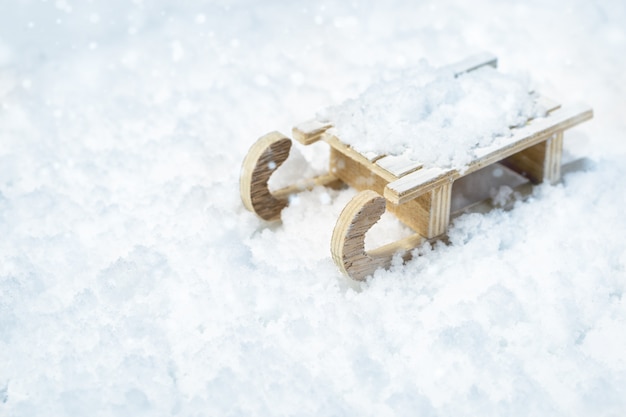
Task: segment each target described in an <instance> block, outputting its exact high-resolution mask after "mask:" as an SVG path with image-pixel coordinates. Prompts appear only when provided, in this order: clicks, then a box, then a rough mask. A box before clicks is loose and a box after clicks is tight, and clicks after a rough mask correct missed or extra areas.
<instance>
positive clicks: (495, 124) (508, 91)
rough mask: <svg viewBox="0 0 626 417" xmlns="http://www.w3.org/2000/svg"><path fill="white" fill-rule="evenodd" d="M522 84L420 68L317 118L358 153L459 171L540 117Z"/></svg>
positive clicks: (517, 79) (491, 75)
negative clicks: (512, 129) (474, 153)
mask: <svg viewBox="0 0 626 417" xmlns="http://www.w3.org/2000/svg"><path fill="white" fill-rule="evenodd" d="M530 89H531V86H530V81H529V79H528V78H527V77H524V76H519V75H508V74H503V73H501V72H499V71H497V70H495V69H494V68H492V67H490V66H488V67H482V68H480V69H478V70H474V71H471V72H469V73H464V74H460V75H459V76H455V74H454V72H453V71H452V70H451V69H449V68H442V69H435V68H433V67H431V66H429V65H428V64H427V63H426V62H425V61H422V62H420V64H419V65H417V66H416V68H413V69H404V70H399V71H395V72H394V73H392V74H388V75H387V77H385V79H384V80H382V81H380V82H378V83H376V84H374V85H372V86H371V87H369V88H368V89H367V90H366V91H365V92H363V93H362V94H361V95H360V96H359V97H357V98H356V99H350V100H347V101H345V102H344V103H342V104H340V105H338V106H334V107H329V108H326V109H324V110H322V111H321V112H319V113H318V119H320V120H322V121H329V122H331V123H332V124H333V125H334V127H335V129H336V133H337V136H338V137H339V138H340V139H341V140H342V141H344V142H345V143H347V144H349V145H351V146H352V147H353V148H355V149H356V150H358V151H359V152H361V153H363V154H367V153H370V152H371V153H374V154H376V155H385V154H388V155H405V156H407V157H408V158H410V159H412V160H415V161H419V162H422V163H423V164H424V165H426V166H432V165H437V166H441V167H456V168H460V167H463V166H464V165H465V164H467V163H468V162H470V161H471V160H472V152H471V151H472V150H474V149H476V148H479V147H484V146H488V145H491V144H492V143H494V141H496V140H497V138H498V137H502V136H508V135H510V129H509V128H510V127H515V126H519V125H521V124H524V123H525V122H526V121H527V120H528V119H530V118H534V117H537V116H539V115H541V114H542V109H540V108H539V106H538V105H537V104H536V102H535V97H534V95H533V94H529V91H530Z"/></svg>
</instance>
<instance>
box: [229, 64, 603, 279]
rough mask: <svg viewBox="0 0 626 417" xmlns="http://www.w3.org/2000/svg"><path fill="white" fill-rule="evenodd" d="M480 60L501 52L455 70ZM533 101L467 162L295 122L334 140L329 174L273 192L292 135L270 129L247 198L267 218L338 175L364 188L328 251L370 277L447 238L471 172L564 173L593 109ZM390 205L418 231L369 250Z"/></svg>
mask: <svg viewBox="0 0 626 417" xmlns="http://www.w3.org/2000/svg"><path fill="white" fill-rule="evenodd" d="M483 66H492V67H494V68H495V67H496V66H497V59H496V58H495V57H494V56H493V55H490V54H483V55H480V56H476V57H472V58H468V59H466V60H464V61H462V62H460V63H458V64H455V65H454V66H453V69H454V72H455V74H457V75H460V74H463V73H467V72H469V71H473V70H476V69H478V68H480V67H483ZM536 100H540V101H541V104H542V106H543V107H544V108H545V109H546V111H547V113H546V116H545V117H539V118H535V119H531V120H528V121H527V123H526V124H525V125H523V126H521V127H516V128H511V129H510V136H506V137H502V138H501V140H498V141H497V142H496V143H495V144H494V145H490V146H485V147H479V148H476V149H475V150H473V151H472V160H471V162H470V163H469V164H467V165H465V166H464V167H463V169H458V168H444V167H438V166H428V167H425V166H424V164H423V163H421V162H420V161H416V160H411V159H408V158H407V157H403V156H394V155H386V154H374V153H371V152H368V153H361V152H358V151H357V150H356V149H354V148H353V147H351V146H350V145H348V144H346V143H344V142H342V140H341V138H340V137H337V134H336V132H335V129H333V126H332V125H331V124H329V123H322V122H319V121H317V120H312V121H308V122H305V123H302V124H299V125H297V126H295V127H294V128H293V132H292V133H293V137H294V139H296V140H297V141H298V142H300V143H301V144H303V145H309V144H312V143H314V142H317V141H319V140H321V141H324V142H326V143H327V144H328V145H329V146H330V169H329V172H328V174H326V175H322V176H319V177H316V178H311V179H310V180H308V181H307V182H306V183H305V184H304V185H299V186H291V187H287V188H283V189H281V190H278V191H274V192H271V191H270V190H269V189H268V180H269V178H270V176H271V175H272V174H273V173H274V172H275V171H276V169H278V168H279V167H280V165H281V164H282V163H283V162H285V160H286V159H287V157H288V156H289V151H290V149H291V146H292V141H291V139H289V138H288V137H287V136H285V135H283V134H282V133H279V132H272V133H269V134H267V135H265V136H263V137H261V138H260V139H259V140H258V141H257V142H256V143H255V144H254V145H253V146H252V148H251V149H250V151H249V153H248V155H247V156H246V158H245V160H244V162H243V167H242V173H241V181H240V191H241V198H242V201H243V203H244V205H245V207H246V208H247V209H249V210H250V211H253V212H254V213H256V214H257V215H258V216H259V217H261V218H262V219H265V220H277V219H279V218H280V213H281V210H282V209H283V208H284V207H286V206H287V204H288V201H289V200H288V197H289V196H290V195H292V194H294V193H297V192H300V191H303V190H305V189H311V188H313V187H314V186H317V185H331V184H335V183H337V182H342V183H345V184H347V185H349V186H351V187H354V188H355V189H357V190H358V191H359V193H358V194H357V195H356V196H355V197H354V198H353V199H352V200H351V201H350V202H349V203H348V205H347V206H346V207H345V208H344V210H343V212H342V213H341V215H340V216H339V219H338V220H337V224H336V226H335V229H334V231H333V236H332V241H331V252H332V257H333V259H334V261H335V263H336V264H337V265H338V267H339V269H340V270H341V271H342V272H344V273H345V274H347V275H348V276H350V277H351V278H353V279H356V280H362V279H365V278H366V277H367V276H369V275H371V274H372V273H373V272H374V271H375V270H376V269H378V268H381V267H388V266H389V265H390V262H391V260H392V258H393V256H394V255H395V254H396V253H399V252H400V253H403V254H404V255H405V257H407V258H408V257H410V251H411V250H412V249H414V248H416V247H417V246H419V245H421V244H422V243H423V242H425V241H428V240H436V239H438V238H441V237H443V236H444V235H445V233H446V231H447V229H448V226H449V224H450V219H451V217H452V216H454V215H456V214H458V213H462V212H463V207H455V205H454V204H453V203H452V190H453V186H454V185H455V184H457V183H463V181H465V182H467V178H468V176H469V175H471V174H473V173H476V172H478V171H481V170H482V171H484V170H485V169H488V168H490V167H491V168H493V167H494V166H498V167H499V168H498V169H501V170H505V171H506V172H511V173H515V174H516V175H521V176H523V177H524V178H526V179H527V180H528V181H529V183H530V184H538V183H542V182H548V183H551V184H554V183H556V182H558V181H559V180H560V178H561V168H562V164H561V159H562V156H561V155H562V146H563V132H564V131H565V130H567V129H569V128H572V127H574V126H576V125H578V124H580V123H582V122H584V121H586V120H589V119H591V118H592V117H593V111H592V109H591V108H589V107H587V106H584V105H571V106H561V105H560V104H558V103H557V102H554V101H552V100H550V99H547V98H545V97H542V96H537V98H536ZM522 187H526V188H528V186H527V185H522ZM385 210H387V211H390V212H391V213H393V214H394V215H395V216H396V217H397V218H398V219H399V220H400V221H402V222H403V223H404V224H405V225H407V226H408V227H410V228H411V229H412V230H413V231H414V232H415V234H414V235H412V236H410V237H408V238H405V239H402V240H400V241H397V242H394V243H391V244H389V245H385V246H383V247H380V248H377V249H375V250H369V251H366V250H365V243H364V239H365V234H366V233H367V232H368V230H370V228H371V227H372V226H373V225H374V224H375V223H376V222H377V221H378V220H379V219H380V217H381V216H382V214H383V213H384V212H385Z"/></svg>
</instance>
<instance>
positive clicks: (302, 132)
mask: <svg viewBox="0 0 626 417" xmlns="http://www.w3.org/2000/svg"><path fill="white" fill-rule="evenodd" d="M331 127H332V124H330V123H328V122H320V121H318V120H317V119H311V120H307V121H306V122H302V123H300V124H298V125H296V126H294V127H293V129H292V134H293V138H294V139H295V140H297V141H298V142H300V143H301V144H303V145H310V144H311V143H314V142H317V141H318V140H319V139H320V137H321V136H322V134H323V133H324V132H326V131H327V130H328V129H330V128H331Z"/></svg>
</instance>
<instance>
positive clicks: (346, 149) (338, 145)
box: [322, 133, 396, 182]
mask: <svg viewBox="0 0 626 417" xmlns="http://www.w3.org/2000/svg"><path fill="white" fill-rule="evenodd" d="M322 140H323V141H324V142H326V143H328V144H329V145H330V146H331V147H332V148H333V149H336V150H337V151H339V152H340V153H341V154H343V155H345V156H346V157H348V158H350V159H351V160H354V161H355V162H357V163H359V164H361V165H363V166H364V167H366V168H367V169H368V170H370V171H372V172H373V173H374V174H375V175H378V176H379V177H381V178H383V179H384V180H385V181H386V182H391V181H395V180H396V177H395V176H394V175H393V174H391V173H390V172H388V171H386V170H384V169H382V168H381V167H379V166H378V165H376V164H375V163H373V162H372V161H375V160H376V158H377V157H376V156H374V155H368V156H365V155H363V154H361V153H359V152H357V151H356V150H355V149H354V148H352V147H351V146H349V145H346V144H345V143H343V142H342V141H341V140H340V139H339V138H337V137H336V136H335V135H333V134H330V133H326V134H324V135H322ZM342 180H343V178H342Z"/></svg>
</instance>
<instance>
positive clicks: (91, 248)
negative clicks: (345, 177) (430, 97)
mask: <svg viewBox="0 0 626 417" xmlns="http://www.w3.org/2000/svg"><path fill="white" fill-rule="evenodd" d="M1 1H2V2H3V3H2V6H1V7H0V10H2V12H1V13H0V236H1V237H2V238H1V239H0V416H2V417H4V416H7V417H9V416H10V417H19V416H29V417H31V416H78V415H90V416H163V415H176V416H273V415H281V416H282V415H289V416H292V415H293V416H296V415H298V416H322V415H332V416H355V415H362V416H396V415H400V416H404V415H416V416H477V415H480V416H528V415H533V416H568V417H569V416H622V415H624V414H626V353H625V352H626V297H625V296H624V290H625V286H626V239H625V237H624V236H625V232H626V217H625V216H624V209H623V208H624V206H626V187H624V181H623V179H624V177H626V165H625V164H624V161H625V160H626V140H625V135H626V133H625V132H626V118H624V114H625V111H626V78H625V77H626V53H625V52H626V26H624V22H626V3H625V2H623V1H621V0H599V1H594V2H590V1H584V0H572V1H567V2H565V1H558V0H529V1H525V2H512V1H506V2H500V1H495V0H475V1H472V2H466V1H460V0H442V1H437V2H413V1H400V0H390V1H386V2H380V1H355V2H344V1H339V0H329V1H324V2H317V1H313V2H308V3H306V4H305V3H301V2H284V1H275V0H268V1H265V2H253V1H251V0H234V1H219V0H215V1H211V2H166V1H165V0H155V1H150V2H148V1H139V0H137V1H122V0H111V1H104V0H94V1H90V2H79V1H74V0H64V1H9V0H1ZM483 50H488V51H492V52H493V53H495V54H496V55H497V56H498V57H499V64H500V65H499V66H500V68H501V70H502V71H503V72H505V73H513V72H516V71H522V72H526V73H528V74H530V76H531V77H532V79H533V80H534V82H535V83H536V88H537V91H541V92H542V93H544V94H546V95H548V96H551V97H554V98H556V99H558V100H560V101H561V102H563V103H570V102H579V101H582V102H586V103H588V104H590V105H591V106H593V108H594V111H595V118H594V119H593V120H592V121H591V122H588V123H585V124H583V125H581V126H579V127H577V128H575V129H573V130H571V131H568V132H567V133H566V136H565V146H566V158H568V159H572V158H575V157H580V156H587V157H588V158H590V160H591V161H592V164H590V168H589V169H587V170H586V171H584V172H578V173H574V174H569V175H567V176H565V178H564V181H563V183H562V184H559V185H556V186H540V187H538V188H537V189H536V191H535V192H534V194H533V196H532V198H530V199H529V200H528V201H526V202H519V203H517V204H516V207H515V208H514V210H512V211H507V212H504V211H500V210H496V211H493V212H491V213H489V214H486V215H478V214H472V215H466V216H463V217H460V218H458V219H457V220H456V221H455V222H454V224H453V226H452V229H451V231H450V240H451V242H450V244H449V245H448V246H445V245H435V247H434V248H430V247H425V248H422V249H420V253H421V256H419V257H417V258H415V259H414V260H413V261H411V262H408V263H407V264H405V265H400V264H399V263H397V264H395V265H394V266H393V267H392V268H391V269H390V270H380V271H378V272H376V273H375V274H374V276H373V277H372V278H371V279H369V280H368V281H366V282H364V283H353V282H351V281H349V280H348V279H346V278H345V277H343V276H342V275H341V274H340V273H339V272H338V271H337V269H336V267H335V266H334V264H333V262H332V260H331V258H330V254H329V244H330V237H331V233H332V229H333V226H334V223H335V221H336V219H337V217H338V215H339V213H340V212H341V210H342V208H343V207H344V206H345V205H346V204H347V202H348V201H349V200H350V198H351V197H352V196H353V195H354V193H355V192H354V191H353V190H350V189H347V190H339V191H336V190H327V189H323V188H316V189H314V190H312V191H310V192H305V193H302V194H300V195H299V196H298V197H297V198H296V199H294V201H293V202H292V204H291V205H290V206H289V207H288V208H287V209H285V210H284V212H283V221H282V223H280V224H267V223H264V222H262V221H260V220H259V219H257V218H256V217H255V216H254V215H253V214H251V213H249V212H247V211H246V210H245V209H244V208H243V206H242V204H241V202H240V198H239V195H238V192H239V191H238V188H239V187H238V178H239V170H240V166H241V161H242V160H243V158H244V156H245V154H246V151H247V150H248V148H249V147H250V145H251V144H252V143H253V142H254V140H255V139H256V138H258V137H259V136H261V135H262V134H264V133H266V132H269V131H272V130H279V131H282V132H284V133H289V130H290V128H291V126H292V125H294V124H297V123H299V122H302V121H304V120H307V119H310V118H311V117H313V116H315V114H316V111H318V110H319V109H321V108H324V107H326V106H333V105H338V104H340V103H342V102H343V101H344V100H345V99H346V98H349V97H356V96H357V95H358V93H359V92H361V91H364V90H365V89H366V88H367V87H368V86H370V85H372V84H373V83H375V82H376V81H377V77H378V76H379V74H381V73H385V72H388V71H389V72H392V71H398V70H400V69H402V68H419V67H420V65H422V64H421V62H422V61H421V60H422V59H426V60H428V62H430V63H431V65H432V66H434V67H440V66H443V65H446V64H450V63H453V62H456V61H458V60H459V59H461V58H464V57H466V56H468V55H471V54H473V53H475V52H479V51H483ZM299 152H300V154H301V155H300V157H299V159H298V160H299V161H300V162H302V161H307V162H309V163H310V168H304V167H303V166H302V164H296V165H294V164H292V165H291V166H290V167H286V168H285V170H286V171H285V172H289V173H290V174H289V175H292V174H298V172H300V173H301V174H302V175H309V174H310V173H316V172H320V171H322V170H323V169H324V164H325V158H327V152H328V151H327V148H326V147H325V144H323V143H318V144H315V145H312V146H310V147H301V148H300V149H299ZM307 166H308V165H307ZM277 175H278V174H277ZM283 181H285V178H283ZM406 232H407V231H406V229H404V228H403V227H402V226H401V225H399V224H398V223H397V222H396V221H395V219H393V218H392V217H385V218H384V219H383V221H382V223H381V224H379V225H377V226H376V227H375V228H374V229H373V230H372V232H371V234H370V236H368V239H369V240H368V242H369V244H371V245H378V244H382V243H385V242H388V241H389V240H393V239H396V238H398V237H399V236H402V235H403V234H405V233H406Z"/></svg>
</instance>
